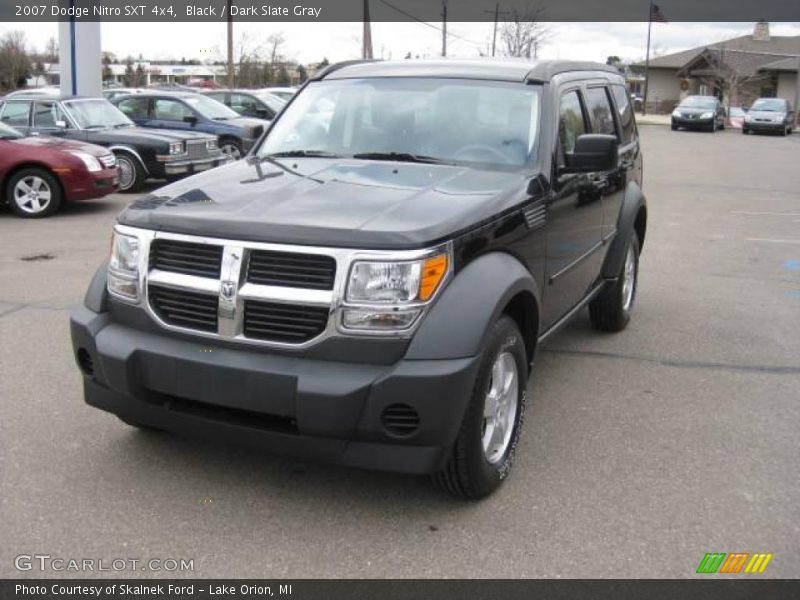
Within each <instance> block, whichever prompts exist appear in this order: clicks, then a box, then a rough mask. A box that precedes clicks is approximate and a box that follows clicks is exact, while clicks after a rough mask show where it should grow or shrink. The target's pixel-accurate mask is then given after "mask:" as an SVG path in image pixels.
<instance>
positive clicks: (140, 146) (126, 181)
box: [0, 97, 228, 192]
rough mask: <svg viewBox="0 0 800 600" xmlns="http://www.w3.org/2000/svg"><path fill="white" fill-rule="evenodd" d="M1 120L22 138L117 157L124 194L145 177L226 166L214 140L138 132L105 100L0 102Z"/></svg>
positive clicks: (175, 133) (23, 99) (18, 99)
mask: <svg viewBox="0 0 800 600" xmlns="http://www.w3.org/2000/svg"><path fill="white" fill-rule="evenodd" d="M0 121H1V122H3V123H6V124H7V125H12V126H13V127H15V128H16V129H19V130H20V131H22V132H23V133H39V134H41V135H49V136H56V137H64V138H68V139H73V140H78V141H83V142H90V143H92V144H98V145H100V146H105V147H106V148H108V149H110V150H111V151H112V152H114V155H115V156H116V157H117V163H118V166H119V189H120V191H125V192H133V191H137V190H138V189H140V188H141V186H142V184H143V183H144V181H145V180H146V179H147V178H148V177H154V178H159V179H161V178H172V177H176V176H179V175H185V174H187V173H196V172H198V171H203V170H206V169H210V168H212V167H216V166H218V165H221V164H224V163H226V162H228V158H227V157H226V156H224V155H223V154H222V152H221V151H220V149H219V148H218V147H217V138H216V137H214V136H210V135H206V134H203V133H200V132H197V133H189V132H181V131H166V130H153V129H141V128H139V127H136V126H135V125H134V124H133V122H132V121H131V120H130V119H128V117H126V116H125V115H123V114H122V113H121V112H120V111H119V110H118V109H117V108H116V107H115V106H113V105H112V104H110V103H109V102H108V100H105V99H104V98H28V97H15V98H13V99H6V100H5V101H3V102H0Z"/></svg>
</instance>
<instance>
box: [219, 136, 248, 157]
mask: <svg viewBox="0 0 800 600" xmlns="http://www.w3.org/2000/svg"><path fill="white" fill-rule="evenodd" d="M219 149H220V150H222V154H223V155H224V156H227V157H228V158H230V159H231V160H239V159H240V158H242V154H243V153H242V144H241V143H239V142H238V141H237V140H231V139H225V140H222V141H221V142H220V146H219Z"/></svg>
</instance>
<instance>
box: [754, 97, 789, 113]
mask: <svg viewBox="0 0 800 600" xmlns="http://www.w3.org/2000/svg"><path fill="white" fill-rule="evenodd" d="M750 110H763V111H764V112H786V106H785V104H784V102H783V100H780V99H779V98H760V99H758V100H756V101H755V102H753V106H751V107H750Z"/></svg>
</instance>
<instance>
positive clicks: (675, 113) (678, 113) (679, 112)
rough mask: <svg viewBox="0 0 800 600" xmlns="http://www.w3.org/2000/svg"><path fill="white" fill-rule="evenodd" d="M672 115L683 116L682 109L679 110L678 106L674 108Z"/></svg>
mask: <svg viewBox="0 0 800 600" xmlns="http://www.w3.org/2000/svg"><path fill="white" fill-rule="evenodd" d="M672 116H673V117H680V116H681V111H679V110H678V109H677V108H676V109H675V110H673V111H672Z"/></svg>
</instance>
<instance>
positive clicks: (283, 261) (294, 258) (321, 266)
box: [247, 250, 336, 290]
mask: <svg viewBox="0 0 800 600" xmlns="http://www.w3.org/2000/svg"><path fill="white" fill-rule="evenodd" d="M335 278H336V261H335V260H334V259H333V257H331V256H325V255H322V254H295V253H291V252H272V251H269V250H253V251H252V252H251V253H250V260H249V261H248V263H247V281H248V282H251V283H258V284H261V285H277V286H283V287H296V288H303V289H311V290H332V289H333V282H334V279H335Z"/></svg>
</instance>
